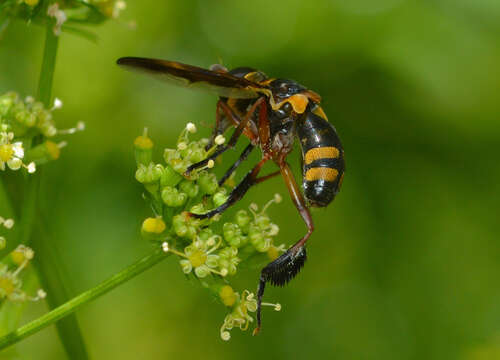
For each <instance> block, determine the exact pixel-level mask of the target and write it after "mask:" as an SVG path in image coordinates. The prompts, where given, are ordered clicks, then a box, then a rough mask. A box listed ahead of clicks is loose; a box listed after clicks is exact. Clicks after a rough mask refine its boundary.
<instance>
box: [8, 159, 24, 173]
mask: <svg viewBox="0 0 500 360" xmlns="http://www.w3.org/2000/svg"><path fill="white" fill-rule="evenodd" d="M22 165H23V161H22V160H21V159H19V158H11V159H10V160H9V161H7V166H8V167H9V168H10V169H11V170H19V169H20V168H21V166H22Z"/></svg>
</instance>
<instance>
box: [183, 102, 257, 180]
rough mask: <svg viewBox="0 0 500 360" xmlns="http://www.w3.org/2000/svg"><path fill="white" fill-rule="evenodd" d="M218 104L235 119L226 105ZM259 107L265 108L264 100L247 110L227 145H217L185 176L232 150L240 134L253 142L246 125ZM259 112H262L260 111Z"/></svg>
mask: <svg viewBox="0 0 500 360" xmlns="http://www.w3.org/2000/svg"><path fill="white" fill-rule="evenodd" d="M218 104H221V105H220V106H221V108H222V109H224V111H225V112H227V114H228V115H229V114H231V116H234V117H235V118H237V117H236V115H235V114H234V112H233V111H232V110H231V109H230V108H229V107H228V106H227V104H225V103H224V102H222V101H219V103H218ZM259 106H260V107H261V108H264V109H265V106H266V105H265V98H260V99H259V100H257V101H256V102H255V103H254V104H253V105H252V107H251V108H250V110H248V112H247V113H246V115H245V117H244V118H243V120H241V121H239V123H238V126H237V127H236V130H234V133H233V135H232V136H231V138H230V139H229V142H228V143H227V144H224V145H217V148H216V149H215V152H214V153H213V154H212V155H210V156H209V157H207V158H206V159H205V160H203V161H200V162H198V163H196V164H193V165H191V166H190V167H188V168H187V170H186V173H185V175H187V176H189V174H190V173H191V172H192V171H193V170H195V169H199V168H201V167H204V166H206V165H207V164H208V162H209V161H210V160H215V159H216V158H217V157H218V156H219V155H221V154H222V153H224V152H225V151H226V150H228V149H231V148H233V147H234V146H235V145H236V142H237V141H238V139H239V137H240V136H241V134H242V133H245V135H246V136H247V137H249V138H250V140H255V139H256V135H255V134H253V132H252V131H251V129H250V127H249V126H248V125H249V121H250V119H251V117H252V115H253V114H254V113H255V111H257V108H258V107H259ZM264 111H265V110H264ZM261 112H262V110H261Z"/></svg>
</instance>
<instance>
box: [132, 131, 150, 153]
mask: <svg viewBox="0 0 500 360" xmlns="http://www.w3.org/2000/svg"><path fill="white" fill-rule="evenodd" d="M153 145H154V144H153V140H151V139H150V138H149V137H148V136H147V135H140V136H138V137H136V138H135V140H134V146H135V147H136V148H139V149H141V150H150V149H152V148H153Z"/></svg>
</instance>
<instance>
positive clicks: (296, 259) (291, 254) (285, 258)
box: [254, 160, 314, 335]
mask: <svg viewBox="0 0 500 360" xmlns="http://www.w3.org/2000/svg"><path fill="white" fill-rule="evenodd" d="M279 165H280V172H281V175H282V176H283V179H284V180H285V184H286V186H287V188H288V191H289V193H290V196H291V198H292V201H293V203H294V204H295V207H296V208H297V210H298V211H299V213H300V216H302V219H303V220H304V222H305V223H306V225H307V233H306V234H305V235H304V237H302V239H300V240H299V241H297V243H295V244H294V245H293V246H292V247H291V248H289V249H288V250H287V251H286V252H285V253H284V254H282V255H281V256H280V257H278V258H277V259H276V260H274V261H273V262H271V263H269V264H268V265H267V266H266V267H265V268H264V269H262V272H261V274H260V280H259V287H258V289H257V327H256V328H255V330H254V335H256V334H258V332H259V331H260V327H261V308H262V297H263V295H264V289H265V286H266V283H267V282H268V281H269V282H270V283H271V285H274V286H284V285H286V284H287V283H288V282H289V281H290V280H291V279H293V278H294V277H295V276H296V275H297V274H298V273H299V271H300V269H301V268H302V266H304V263H305V261H306V259H307V255H306V248H305V247H304V245H305V243H306V241H307V239H309V237H310V236H311V234H312V232H313V230H314V224H313V221H312V217H311V214H310V213H309V210H308V208H307V206H306V203H305V201H304V197H303V196H302V193H301V192H300V190H299V187H298V186H297V183H296V182H295V178H294V177H293V174H292V171H291V170H290V166H289V165H288V163H287V162H286V161H284V160H281V161H280V164H279Z"/></svg>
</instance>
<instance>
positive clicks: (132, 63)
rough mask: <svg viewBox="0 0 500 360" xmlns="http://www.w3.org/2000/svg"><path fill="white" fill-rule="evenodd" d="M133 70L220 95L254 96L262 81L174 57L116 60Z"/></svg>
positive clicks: (256, 95) (249, 97)
mask: <svg viewBox="0 0 500 360" xmlns="http://www.w3.org/2000/svg"><path fill="white" fill-rule="evenodd" d="M116 63H117V64H118V65H120V66H123V67H125V68H127V69H130V70H135V71H139V72H145V73H147V74H151V75H152V76H154V77H155V78H157V79H160V80H163V81H167V82H169V83H172V84H175V85H180V86H184V87H187V88H194V89H203V90H207V91H212V92H215V93H216V94H217V95H219V96H223V97H229V98H236V99H251V98H256V97H258V96H259V94H258V92H257V91H256V90H257V89H258V88H262V87H263V86H262V85H259V84H257V83H254V82H251V81H249V80H247V79H244V78H239V77H236V76H233V75H231V74H229V73H226V72H218V71H211V70H206V69H202V68H199V67H196V66H192V65H186V64H182V63H178V62H175V61H168V60H157V59H146V58H138V57H123V58H120V59H118V61H117V62H116Z"/></svg>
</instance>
